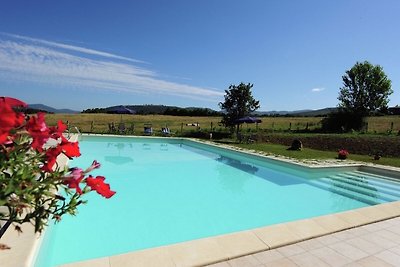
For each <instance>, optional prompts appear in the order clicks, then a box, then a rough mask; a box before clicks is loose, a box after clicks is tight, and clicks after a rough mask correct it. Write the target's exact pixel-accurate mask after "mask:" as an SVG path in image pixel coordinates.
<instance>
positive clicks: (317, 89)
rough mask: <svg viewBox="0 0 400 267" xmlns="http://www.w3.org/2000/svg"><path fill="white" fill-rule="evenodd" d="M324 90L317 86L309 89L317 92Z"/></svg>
mask: <svg viewBox="0 0 400 267" xmlns="http://www.w3.org/2000/svg"><path fill="white" fill-rule="evenodd" d="M324 90H325V88H322V87H317V88H313V89H311V92H313V93H318V92H322V91H324Z"/></svg>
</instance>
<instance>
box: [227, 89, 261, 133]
mask: <svg viewBox="0 0 400 267" xmlns="http://www.w3.org/2000/svg"><path fill="white" fill-rule="evenodd" d="M252 87H253V84H250V83H248V84H244V83H240V84H239V85H233V84H232V85H230V86H229V90H225V101H224V102H220V103H219V106H220V108H221V109H222V110H223V111H224V114H223V117H222V121H221V122H222V123H223V124H224V125H225V126H226V127H232V128H233V126H234V125H235V124H237V123H236V120H238V119H240V118H242V117H244V116H248V115H249V114H250V113H251V112H254V111H256V110H257V109H259V108H260V101H257V100H255V99H254V97H253V96H252V94H251V88H252ZM237 132H239V125H238V124H237Z"/></svg>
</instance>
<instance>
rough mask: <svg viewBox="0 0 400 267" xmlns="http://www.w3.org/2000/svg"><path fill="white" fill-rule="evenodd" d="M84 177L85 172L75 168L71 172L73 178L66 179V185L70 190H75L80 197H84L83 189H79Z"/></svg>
mask: <svg viewBox="0 0 400 267" xmlns="http://www.w3.org/2000/svg"><path fill="white" fill-rule="evenodd" d="M83 177H84V173H83V170H82V169H80V168H74V169H72V171H71V176H69V177H66V179H65V181H64V184H66V185H68V187H69V188H75V189H76V192H77V193H78V194H79V195H82V189H81V188H80V187H79V183H80V182H81V181H82V179H83Z"/></svg>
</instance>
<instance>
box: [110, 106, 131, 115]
mask: <svg viewBox="0 0 400 267" xmlns="http://www.w3.org/2000/svg"><path fill="white" fill-rule="evenodd" d="M107 112H108V113H114V114H135V111H133V110H131V109H129V108H127V107H125V106H115V107H112V108H109V109H107Z"/></svg>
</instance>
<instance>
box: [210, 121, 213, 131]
mask: <svg viewBox="0 0 400 267" xmlns="http://www.w3.org/2000/svg"><path fill="white" fill-rule="evenodd" d="M210 125H211V130H210V131H211V132H212V131H213V122H211V123H210Z"/></svg>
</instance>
